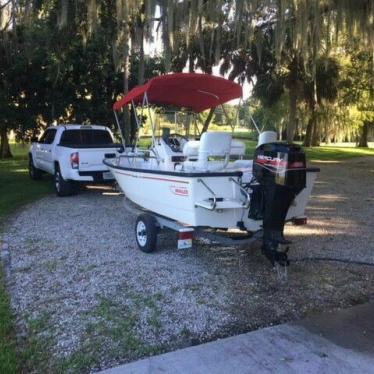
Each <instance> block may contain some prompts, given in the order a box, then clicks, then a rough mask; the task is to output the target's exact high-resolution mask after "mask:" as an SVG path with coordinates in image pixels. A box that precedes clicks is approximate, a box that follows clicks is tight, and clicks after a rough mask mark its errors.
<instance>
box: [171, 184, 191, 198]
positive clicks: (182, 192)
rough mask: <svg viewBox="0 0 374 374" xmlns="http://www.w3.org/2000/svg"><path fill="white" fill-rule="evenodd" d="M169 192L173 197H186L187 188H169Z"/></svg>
mask: <svg viewBox="0 0 374 374" xmlns="http://www.w3.org/2000/svg"><path fill="white" fill-rule="evenodd" d="M170 191H171V192H172V193H173V194H174V195H178V196H188V189H187V187H183V186H174V185H172V186H170Z"/></svg>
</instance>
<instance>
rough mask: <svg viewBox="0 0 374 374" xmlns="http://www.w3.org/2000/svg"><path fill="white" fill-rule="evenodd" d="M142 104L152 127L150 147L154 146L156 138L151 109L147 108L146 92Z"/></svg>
mask: <svg viewBox="0 0 374 374" xmlns="http://www.w3.org/2000/svg"><path fill="white" fill-rule="evenodd" d="M143 102H144V104H146V105H147V109H148V116H149V120H150V121H151V126H152V145H153V146H155V145H156V137H155V131H156V128H155V123H154V122H153V118H152V113H151V108H150V106H149V101H148V95H147V92H145V93H144V98H143Z"/></svg>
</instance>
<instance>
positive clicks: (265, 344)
mask: <svg viewBox="0 0 374 374" xmlns="http://www.w3.org/2000/svg"><path fill="white" fill-rule="evenodd" d="M334 372H339V374H342V373H347V374H348V373H349V374H351V373H360V374H366V373H368V374H369V373H370V374H371V373H374V303H369V304H365V305H360V306H356V307H352V308H349V309H346V310H341V311H337V312H334V313H327V314H321V315H318V316H316V317H314V318H310V319H307V320H303V321H300V322H296V323H288V324H283V325H279V326H274V327H268V328H265V329H262V330H257V331H253V332H250V333H247V334H242V335H238V336H233V337H230V338H226V339H222V340H217V341H215V342H211V343H206V344H201V345H199V346H195V347H190V348H186V349H181V350H177V351H175V352H170V353H166V354H162V355H159V356H154V357H150V358H146V359H143V360H139V361H136V362H132V363H129V364H126V365H122V366H119V367H116V368H112V369H109V370H105V371H103V372H102V374H128V373H129V374H130V373H131V374H159V373H163V374H164V373H173V374H177V373H191V374H200V373H201V374H203V373H204V374H207V373H214V374H221V373H222V374H224V373H225V374H226V373H229V374H231V373H232V374H241V373H243V374H244V373H287V374H288V373H313V374H315V373H326V374H327V373H334Z"/></svg>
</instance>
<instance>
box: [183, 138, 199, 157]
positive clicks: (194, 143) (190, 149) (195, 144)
mask: <svg viewBox="0 0 374 374" xmlns="http://www.w3.org/2000/svg"><path fill="white" fill-rule="evenodd" d="M199 147H200V142H199V141H198V140H189V141H188V142H187V143H185V144H184V146H183V155H184V156H186V157H187V159H191V158H192V159H195V160H196V159H197V156H198V155H199Z"/></svg>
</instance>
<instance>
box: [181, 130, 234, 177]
mask: <svg viewBox="0 0 374 374" xmlns="http://www.w3.org/2000/svg"><path fill="white" fill-rule="evenodd" d="M231 140H232V137H231V134H230V133H227V132H205V133H204V134H203V135H202V136H201V140H200V142H196V141H190V142H188V143H187V144H186V145H185V147H184V148H183V154H184V155H185V156H187V161H185V162H184V163H183V165H184V168H185V169H195V170H207V171H208V170H220V169H223V168H224V167H225V166H226V165H227V163H228V160H229V155H230V149H231ZM189 143H191V145H189ZM209 157H224V158H225V160H223V161H209Z"/></svg>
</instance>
